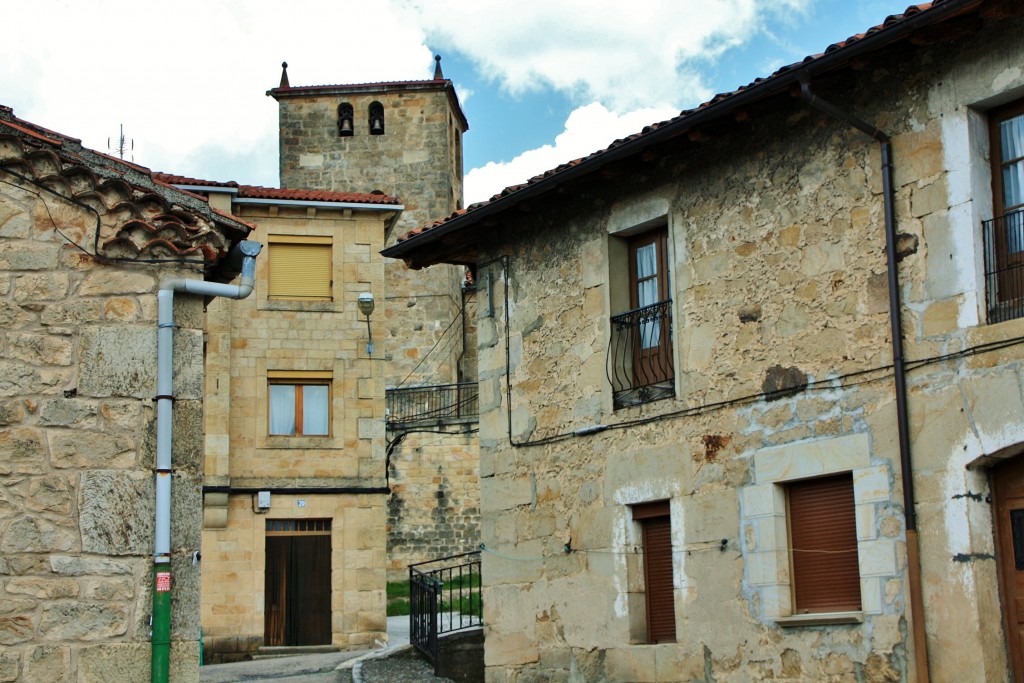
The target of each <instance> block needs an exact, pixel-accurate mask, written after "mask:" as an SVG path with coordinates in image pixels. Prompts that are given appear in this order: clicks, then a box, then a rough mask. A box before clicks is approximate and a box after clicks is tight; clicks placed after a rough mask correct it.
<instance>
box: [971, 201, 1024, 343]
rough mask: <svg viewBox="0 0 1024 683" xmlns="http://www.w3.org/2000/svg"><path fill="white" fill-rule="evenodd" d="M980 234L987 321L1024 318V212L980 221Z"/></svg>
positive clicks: (995, 321)
mask: <svg viewBox="0 0 1024 683" xmlns="http://www.w3.org/2000/svg"><path fill="white" fill-rule="evenodd" d="M981 232H982V237H983V242H984V246H985V306H986V309H987V311H988V321H989V322H990V323H998V322H1003V321H1004V320H1012V319H1013V318H1020V317H1024V209H1018V210H1016V211H1013V212H1011V213H1008V214H1006V215H1004V216H998V217H996V218H993V219H992V220H990V221H983V222H982V224H981Z"/></svg>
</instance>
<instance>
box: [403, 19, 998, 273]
mask: <svg viewBox="0 0 1024 683" xmlns="http://www.w3.org/2000/svg"><path fill="white" fill-rule="evenodd" d="M980 2H981V0H934V2H929V3H922V4H917V5H911V6H909V7H907V9H906V10H905V11H904V12H903V13H902V14H893V15H890V16H888V17H886V19H885V21H883V22H882V23H881V24H879V25H877V26H873V27H871V28H869V29H868V30H867V31H865V32H863V33H858V34H856V35H853V36H850V37H849V38H847V39H846V40H843V41H840V42H838V43H833V44H832V45H829V46H828V47H827V48H825V51H824V52H822V53H818V54H815V55H809V56H807V57H805V58H804V59H803V60H801V61H799V62H796V63H794V64H790V65H787V66H783V67H781V68H779V69H777V70H776V71H775V72H774V73H772V74H771V75H770V76H767V77H759V78H756V79H754V81H752V82H751V83H750V84H748V85H745V86H741V87H739V88H737V89H736V90H733V91H731V92H725V93H718V94H717V95H715V96H714V97H712V98H711V99H710V100H708V101H707V102H703V103H701V104H700V105H698V106H697V107H695V108H693V109H685V110H683V111H681V112H680V113H679V115H678V116H676V117H673V118H671V119H668V120H667V121H661V122H658V123H653V124H651V125H649V126H646V127H644V128H643V130H641V131H640V132H638V133H634V134H632V135H629V136H627V137H624V138H620V139H618V140H615V141H614V142H612V143H611V144H610V145H608V147H605V148H604V149H600V150H598V151H596V152H593V153H592V154H589V155H587V156H585V157H581V158H579V159H573V160H572V161H569V162H566V163H564V164H560V165H559V166H556V167H555V168H552V169H550V170H547V171H544V172H543V173H540V174H538V175H536V176H534V177H532V178H530V179H529V180H527V181H526V182H525V183H521V184H518V185H512V186H509V187H506V188H505V189H503V190H502V191H501V192H498V193H497V194H495V195H493V196H492V197H491V198H490V199H487V200H485V201H481V202H476V203H474V204H471V205H470V206H469V207H468V208H467V209H465V210H462V211H456V212H455V213H453V214H451V215H450V216H447V217H445V218H442V219H440V220H436V221H434V222H432V223H429V224H427V225H424V226H421V227H419V228H417V229H415V230H412V231H411V232H408V233H406V234H405V235H402V236H400V237H399V238H398V243H397V244H396V245H395V246H393V247H390V248H389V249H386V250H385V251H384V253H385V255H389V256H396V257H399V256H404V255H405V254H406V253H408V252H407V250H406V249H405V247H404V246H403V242H406V241H408V240H409V239H410V238H413V237H419V236H422V235H424V234H426V233H429V232H430V231H432V230H435V229H436V228H439V227H441V226H445V225H447V224H449V223H452V222H453V221H456V220H457V219H462V218H463V217H464V216H467V215H469V216H470V222H472V214H473V213H474V212H475V211H479V210H481V209H484V208H488V207H492V206H494V205H496V204H504V203H507V202H505V201H503V200H506V199H508V198H510V197H511V198H512V199H511V200H509V201H515V195H516V194H517V193H519V192H521V191H523V190H525V189H528V188H532V187H534V186H536V185H538V184H539V183H542V182H544V181H546V180H549V179H552V178H555V177H556V176H558V175H559V174H561V173H564V172H565V171H568V170H570V169H575V168H577V167H580V166H583V165H587V164H590V163H591V162H595V166H596V164H597V163H599V162H601V161H602V160H603V158H604V157H605V156H606V155H608V153H609V152H612V151H614V150H617V149H619V148H621V147H623V146H624V145H627V144H629V143H632V142H634V141H638V140H643V139H644V138H646V137H648V136H651V135H652V134H655V133H657V132H658V131H660V130H662V129H665V128H679V129H682V130H686V129H687V125H688V124H689V123H690V120H691V119H695V118H696V117H697V115H698V114H703V113H704V112H707V111H709V110H712V109H713V108H715V109H722V110H723V113H724V111H725V110H726V109H727V108H728V106H729V105H730V104H731V101H735V100H736V99H738V98H739V96H740V95H745V94H752V95H753V94H755V93H756V92H757V91H761V90H764V91H766V92H765V93H764V94H765V95H768V94H770V91H769V90H768V89H769V88H771V87H772V86H774V85H776V84H777V83H779V82H780V81H783V79H784V78H786V77H788V79H792V78H793V77H794V74H795V73H796V72H799V71H801V70H804V69H807V68H808V67H811V66H814V65H817V64H819V63H821V62H822V61H823V60H824V59H825V57H826V56H827V55H832V54H834V53H837V52H839V51H841V50H844V49H846V48H849V47H851V46H854V45H857V44H858V43H861V42H862V41H863V40H864V39H865V38H868V37H871V36H874V35H876V34H878V33H880V32H883V31H886V30H888V29H891V28H892V27H895V26H899V25H901V24H903V23H905V22H906V21H907V20H908V19H909V18H911V17H914V16H915V15H920V14H922V13H927V12H928V11H929V10H932V9H933V8H939V7H940V6H942V7H947V8H950V9H951V10H952V11H953V14H954V15H955V14H956V12H957V10H958V9H959V10H966V9H971V8H973V7H975V6H977V5H978V4H980ZM494 208H495V209H497V207H496V206H494ZM460 223H461V220H460ZM410 248H411V247H410Z"/></svg>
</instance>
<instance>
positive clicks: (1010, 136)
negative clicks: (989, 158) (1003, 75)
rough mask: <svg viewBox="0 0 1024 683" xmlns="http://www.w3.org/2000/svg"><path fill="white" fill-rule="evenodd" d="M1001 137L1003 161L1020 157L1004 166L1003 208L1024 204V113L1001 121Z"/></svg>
mask: <svg viewBox="0 0 1024 683" xmlns="http://www.w3.org/2000/svg"><path fill="white" fill-rule="evenodd" d="M999 139H1000V142H1001V144H1002V148H1003V149H1002V158H1001V161H1002V162H1003V163H1004V164H1005V163H1006V162H1008V161H1011V160H1013V159H1018V161H1016V162H1014V163H1012V164H1009V165H1007V166H1003V208H1006V209H1010V208H1012V207H1015V206H1020V205H1021V204H1024V160H1021V157H1024V114H1022V115H1021V116H1014V117H1013V118H1012V119H1007V120H1006V121H1003V122H1001V123H1000V124H999ZM1018 251H1019V250H1018Z"/></svg>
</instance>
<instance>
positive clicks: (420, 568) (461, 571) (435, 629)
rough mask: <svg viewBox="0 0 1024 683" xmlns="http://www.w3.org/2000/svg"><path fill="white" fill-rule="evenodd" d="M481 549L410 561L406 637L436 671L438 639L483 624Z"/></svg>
mask: <svg viewBox="0 0 1024 683" xmlns="http://www.w3.org/2000/svg"><path fill="white" fill-rule="evenodd" d="M483 610H484V603H483V582H482V578H481V575H480V551H479V550H477V551H474V552H469V553H462V554H460V555H451V556H449V557H444V558H441V559H439V560H429V561H427V562H418V563H416V564H411V565H409V641H410V642H411V643H412V644H413V646H414V647H416V649H418V650H419V651H420V652H422V653H423V654H424V655H426V656H427V657H428V658H429V659H430V661H431V663H432V664H433V665H434V671H435V673H436V672H437V664H438V662H437V655H438V644H437V643H438V639H439V638H442V637H443V636H445V635H447V634H450V633H456V632H458V631H465V630H467V629H471V628H478V627H480V626H483V615H484V611H483Z"/></svg>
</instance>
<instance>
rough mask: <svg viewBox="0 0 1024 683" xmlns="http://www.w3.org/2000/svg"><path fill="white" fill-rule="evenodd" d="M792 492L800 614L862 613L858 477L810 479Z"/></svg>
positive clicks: (792, 545) (796, 596)
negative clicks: (856, 500)
mask: <svg viewBox="0 0 1024 683" xmlns="http://www.w3.org/2000/svg"><path fill="white" fill-rule="evenodd" d="M787 488H788V493H789V530H790V549H791V551H792V552H791V556H792V566H793V590H794V603H795V604H794V607H795V608H796V613H797V614H808V613H815V612H849V611H859V610H860V608H861V603H860V571H859V567H858V562H857V521H856V517H855V515H854V507H853V506H854V500H853V475H851V474H850V473H846V474H840V475H836V476H830V477H822V478H820V479H808V480H806V481H799V482H793V483H791V484H789V485H788V487H787Z"/></svg>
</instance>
